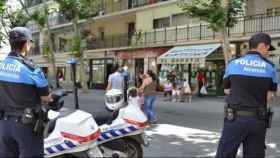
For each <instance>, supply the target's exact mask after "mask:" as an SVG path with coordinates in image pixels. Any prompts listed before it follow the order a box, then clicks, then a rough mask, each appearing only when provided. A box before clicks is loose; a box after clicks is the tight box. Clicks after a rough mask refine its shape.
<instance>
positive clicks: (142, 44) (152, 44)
mask: <svg viewBox="0 0 280 158" xmlns="http://www.w3.org/2000/svg"><path fill="white" fill-rule="evenodd" d="M28 1H29V2H28V4H29V7H30V8H29V9H30V10H32V9H34V8H36V7H39V6H40V5H41V3H42V2H41V1H40V0H37V1H36V2H34V0H28ZM31 2H32V3H31ZM246 4H247V5H246V10H245V13H246V16H245V17H240V19H239V20H238V23H237V25H236V26H235V27H234V28H231V29H230V31H229V36H230V41H231V43H232V44H233V45H232V46H233V54H237V55H238V54H242V53H243V52H245V51H246V50H247V49H248V46H247V42H246V41H247V40H248V38H249V37H250V35H252V34H254V33H256V32H267V33H270V34H271V35H272V37H273V43H274V45H275V46H278V47H279V46H280V40H279V39H278V38H280V34H278V32H279V31H280V15H278V9H277V8H278V7H280V3H279V2H277V0H247V1H246ZM49 5H53V6H55V5H56V4H55V3H54V2H53V1H52V0H50V1H49ZM93 19H94V26H92V27H90V28H89V26H87V25H85V22H84V21H83V20H81V27H82V29H81V33H82V35H83V49H84V50H85V58H86V61H85V62H86V67H85V69H87V70H88V71H87V72H88V74H87V75H88V80H89V81H90V85H92V87H97V88H98V87H104V86H105V85H106V81H107V77H108V74H109V73H110V72H111V71H110V68H111V66H112V64H113V63H115V62H118V63H119V64H120V65H126V66H128V67H129V72H130V73H131V76H130V77H131V79H132V80H133V81H135V82H137V77H138V76H137V75H138V74H139V73H141V72H143V71H146V70H148V69H152V70H154V71H156V72H158V73H159V74H160V75H162V74H163V76H164V73H165V72H164V71H161V70H162V69H164V68H163V67H165V66H163V65H165V64H162V63H160V61H159V59H158V58H159V57H160V56H161V55H162V54H164V53H166V52H168V50H170V49H172V48H175V47H177V46H193V45H197V46H199V45H205V44H211V43H214V44H215V43H220V36H219V34H217V33H215V32H213V31H212V30H211V29H209V28H208V25H207V24H206V23H204V22H201V21H200V20H199V19H193V18H189V17H187V16H186V15H184V14H183V13H182V10H181V9H180V8H179V7H178V5H177V0H103V1H102V5H101V8H100V11H99V14H98V16H96V17H93ZM50 23H51V28H52V38H53V40H54V41H55V43H56V45H55V46H54V50H55V56H56V65H57V67H58V68H59V70H60V71H62V72H63V73H64V76H65V80H66V81H69V80H70V73H69V66H68V65H67V64H66V60H67V59H68V58H70V57H71V39H72V34H73V28H72V25H71V23H70V22H68V21H67V20H66V19H65V18H64V17H63V16H62V15H59V14H54V15H53V16H50ZM29 27H30V28H31V29H32V30H33V35H34V39H35V41H36V42H35V45H36V46H35V50H34V51H33V52H34V53H33V54H32V56H31V58H33V60H34V61H36V62H37V63H38V64H39V65H40V66H41V67H42V68H43V69H45V70H46V71H47V69H48V68H49V67H50V66H49V63H48V60H47V58H46V57H44V56H43V55H42V54H40V52H42V49H41V46H42V45H43V43H42V41H43V40H42V37H43V33H42V32H39V31H38V29H37V28H36V26H34V25H33V24H30V25H29ZM89 29H90V30H91V31H88V30H89ZM89 32H90V33H89ZM216 52H218V53H217V54H214V55H213V56H212V57H211V60H210V62H206V65H203V66H204V67H206V68H205V69H207V72H208V74H207V75H208V76H209V78H210V80H213V82H219V79H220V76H221V74H217V73H213V72H219V70H218V69H220V68H223V57H222V53H221V49H218V50H217V51H216ZM273 53H274V54H276V55H275V56H274V57H273V58H272V59H273V60H274V61H275V63H276V64H277V62H278V65H279V57H278V55H277V54H278V51H275V52H273ZM279 54H280V49H279ZM204 61H205V60H204ZM207 61H208V59H207ZM213 63H214V64H213ZM190 64H191V65H190ZM172 65H173V66H174V65H175V67H173V68H176V69H177V70H179V71H183V72H185V73H183V76H189V77H190V79H194V75H195V71H196V70H197V69H198V68H199V65H201V64H192V63H191V62H190V63H186V64H184V65H183V66H182V65H179V64H176V60H175V61H174V64H172ZM176 65H177V66H176ZM190 67H192V72H190ZM161 73H162V74H161ZM211 82H212V81H211Z"/></svg>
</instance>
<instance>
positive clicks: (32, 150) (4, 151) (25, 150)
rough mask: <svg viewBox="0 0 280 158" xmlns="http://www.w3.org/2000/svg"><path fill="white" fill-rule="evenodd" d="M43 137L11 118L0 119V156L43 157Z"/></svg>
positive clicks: (6, 157)
mask: <svg viewBox="0 0 280 158" xmlns="http://www.w3.org/2000/svg"><path fill="white" fill-rule="evenodd" d="M43 156H44V138H43V136H37V135H35V134H34V133H33V132H32V128H31V127H30V126H27V125H23V124H21V123H18V122H15V120H14V119H13V118H10V119H8V120H0V157H1V158H2V157H3V158H4V157H5V158H9V157H19V158H26V157H28V158H30V157H34V158H35V157H36V158H40V157H42V158H43Z"/></svg>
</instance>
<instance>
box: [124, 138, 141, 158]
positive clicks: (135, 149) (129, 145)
mask: <svg viewBox="0 0 280 158" xmlns="http://www.w3.org/2000/svg"><path fill="white" fill-rule="evenodd" d="M125 144H126V150H125V151H124V152H125V153H126V154H127V155H128V157H129V158H138V157H139V158H142V157H143V149H142V146H141V144H140V143H139V142H137V141H136V140H133V139H125Z"/></svg>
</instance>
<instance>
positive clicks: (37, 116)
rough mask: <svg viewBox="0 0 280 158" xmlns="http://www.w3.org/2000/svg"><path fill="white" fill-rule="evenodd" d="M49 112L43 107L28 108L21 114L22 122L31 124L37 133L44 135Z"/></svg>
mask: <svg viewBox="0 0 280 158" xmlns="http://www.w3.org/2000/svg"><path fill="white" fill-rule="evenodd" d="M46 118H47V114H45V113H44V112H43V111H42V110H41V109H38V110H36V109H31V108H26V109H25V110H24V112H23V114H22V116H21V123H22V124H25V125H31V126H32V129H33V132H34V133H35V134H36V135H43V133H44V129H45V121H46Z"/></svg>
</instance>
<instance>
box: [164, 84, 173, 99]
mask: <svg viewBox="0 0 280 158" xmlns="http://www.w3.org/2000/svg"><path fill="white" fill-rule="evenodd" d="M166 97H167V99H164V101H171V100H172V83H171V82H170V80H167V82H166V83H165V84H164V98H166Z"/></svg>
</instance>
